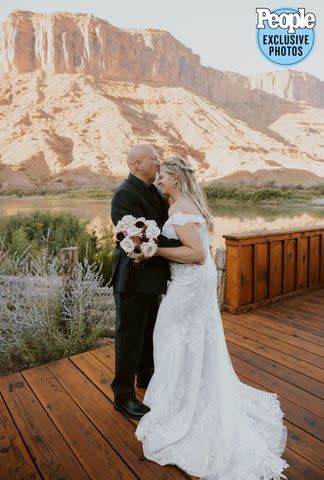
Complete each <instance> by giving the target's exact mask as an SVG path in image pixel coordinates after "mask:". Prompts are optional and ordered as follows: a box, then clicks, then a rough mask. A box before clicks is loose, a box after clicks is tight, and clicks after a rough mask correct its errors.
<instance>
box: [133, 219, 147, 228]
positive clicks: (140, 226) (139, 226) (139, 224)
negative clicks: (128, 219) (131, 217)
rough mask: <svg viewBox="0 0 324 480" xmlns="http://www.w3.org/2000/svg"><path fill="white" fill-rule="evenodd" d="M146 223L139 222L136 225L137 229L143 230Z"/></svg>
mask: <svg viewBox="0 0 324 480" xmlns="http://www.w3.org/2000/svg"><path fill="white" fill-rule="evenodd" d="M144 225H145V224H144V222H142V220H139V221H138V222H136V223H135V227H137V228H143V227H144Z"/></svg>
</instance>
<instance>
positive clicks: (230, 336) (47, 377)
mask: <svg viewBox="0 0 324 480" xmlns="http://www.w3.org/2000/svg"><path fill="white" fill-rule="evenodd" d="M222 318H223V322H224V327H225V332H226V338H227V343H228V348H229V351H230V354H231V357H232V361H233V365H234V368H235V370H236V372H237V373H238V375H239V376H240V378H241V379H242V381H244V382H245V383H247V384H249V385H252V386H255V387H257V388H261V389H264V390H269V391H274V392H277V393H278V394H279V396H280V400H281V405H282V408H283V411H284V412H285V423H286V425H287V427H288V432H289V439H288V447H287V449H286V453H285V455H284V456H285V458H286V460H287V461H288V463H289V464H290V465H291V466H290V467H289V469H287V470H286V475H287V477H288V479H289V480H305V479H307V480H320V479H321V480H323V478H324V448H323V442H324V373H323V366H324V365H323V357H324V329H323V322H324V290H323V289H322V290H317V291H314V292H311V293H308V294H306V295H303V296H302V297H297V298H291V299H289V300H285V301H283V302H280V303H277V304H273V305H270V306H267V307H263V308H259V309H257V310H254V311H252V312H248V313H245V314H242V315H231V314H229V313H226V312H222ZM113 371H114V345H113V342H111V343H110V344H108V345H107V346H104V347H101V348H99V349H96V350H92V351H90V352H85V353H82V354H79V355H75V356H73V357H69V358H65V359H62V360H59V361H56V362H53V363H49V364H47V365H43V366H41V367H37V368H32V369H28V370H25V371H23V372H21V373H18V374H13V375H10V376H6V377H2V378H1V379H0V479H1V480H11V479H15V480H17V479H21V480H29V479H41V478H43V479H51V480H52V479H53V480H67V479H73V480H82V479H94V480H101V479H102V480H103V479H104V480H115V479H118V480H128V479H145V480H159V479H161V480H162V479H163V480H168V479H172V480H178V479H179V480H181V479H185V478H194V477H190V476H188V475H186V474H185V473H184V472H182V471H180V470H179V469H178V468H177V467H175V466H165V467H161V466H159V465H157V464H155V463H153V462H150V461H147V460H145V458H144V457H143V453H142V449H141V443H140V442H138V441H137V439H136V437H135V436H134V430H135V427H136V424H137V421H131V420H128V419H126V418H125V417H124V416H123V415H121V414H120V413H118V412H117V411H116V410H115V409H114V408H113V403H112V402H113V395H112V391H111V388H110V383H111V381H112V379H113V375H114V373H113ZM137 393H138V396H139V397H141V398H142V396H143V393H144V391H143V390H138V391H137ZM247 480H248V479H247Z"/></svg>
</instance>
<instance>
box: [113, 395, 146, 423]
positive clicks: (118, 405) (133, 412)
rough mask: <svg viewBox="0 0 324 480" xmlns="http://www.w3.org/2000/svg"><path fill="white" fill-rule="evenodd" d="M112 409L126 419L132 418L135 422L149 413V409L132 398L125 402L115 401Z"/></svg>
mask: <svg viewBox="0 0 324 480" xmlns="http://www.w3.org/2000/svg"><path fill="white" fill-rule="evenodd" d="M114 407H115V409H116V410H118V411H119V412H121V413H123V414H124V415H125V416H126V417H128V418H133V419H135V420H139V419H140V418H142V417H143V416H144V415H145V414H146V413H148V412H149V411H150V408H149V407H147V406H146V405H144V403H142V402H140V401H139V400H136V399H134V398H129V399H127V400H115V401H114Z"/></svg>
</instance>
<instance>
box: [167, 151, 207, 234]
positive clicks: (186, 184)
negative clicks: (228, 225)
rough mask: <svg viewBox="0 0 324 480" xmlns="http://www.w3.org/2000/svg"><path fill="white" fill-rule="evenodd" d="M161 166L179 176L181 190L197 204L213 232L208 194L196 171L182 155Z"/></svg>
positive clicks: (171, 158)
mask: <svg viewBox="0 0 324 480" xmlns="http://www.w3.org/2000/svg"><path fill="white" fill-rule="evenodd" d="M161 166H162V168H163V169H164V170H165V172H166V173H168V174H170V175H175V176H176V177H177V180H178V183H177V187H178V189H179V192H180V193H182V195H184V196H185V197H186V198H188V199H189V200H191V201H192V202H193V203H194V204H195V206H196V207H197V209H198V210H199V212H200V213H201V215H202V217H203V218H204V219H205V220H206V223H207V226H208V230H209V231H210V232H213V230H214V222H213V217H212V216H211V214H210V213H209V211H208V206H207V200H206V196H205V194H204V192H203V190H202V188H201V187H200V186H199V184H198V182H197V179H196V176H195V172H194V170H193V169H192V167H191V166H190V165H189V163H188V162H187V161H186V160H185V159H184V158H182V157H178V156H173V157H169V158H167V159H166V160H165V161H164V162H163V163H162V165H161Z"/></svg>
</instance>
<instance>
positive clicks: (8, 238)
mask: <svg viewBox="0 0 324 480" xmlns="http://www.w3.org/2000/svg"><path fill="white" fill-rule="evenodd" d="M44 245H46V247H47V249H48V250H49V252H51V254H53V255H54V256H58V255H59V254H60V250H61V248H64V247H70V246H73V247H74V246H75V247H78V254H79V260H80V262H81V263H83V262H84V261H85V259H87V261H88V262H89V263H90V264H93V263H94V264H95V267H96V268H97V269H98V271H99V269H101V272H102V276H103V281H104V284H107V282H108V280H109V278H110V275H111V264H112V258H113V251H114V242H113V234H112V230H109V229H107V230H106V231H105V235H104V237H103V238H102V239H99V238H98V237H97V235H96V234H95V232H88V230H87V223H86V222H82V221H81V220H80V219H79V218H78V217H77V216H75V215H71V214H65V213H50V212H41V211H38V212H35V213H33V214H31V215H23V214H18V215H12V216H9V217H5V218H2V219H0V273H3V274H10V275H12V274H14V272H15V269H16V264H17V261H19V260H18V259H19V258H20V257H21V256H22V257H23V258H25V259H26V257H24V256H23V253H24V252H25V250H27V249H28V252H29V254H30V255H29V256H28V257H27V258H32V257H35V256H37V255H38V252H39V251H40V249H42V248H43V246H44ZM1 252H2V256H3V259H2V260H3V261H2V262H1Z"/></svg>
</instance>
